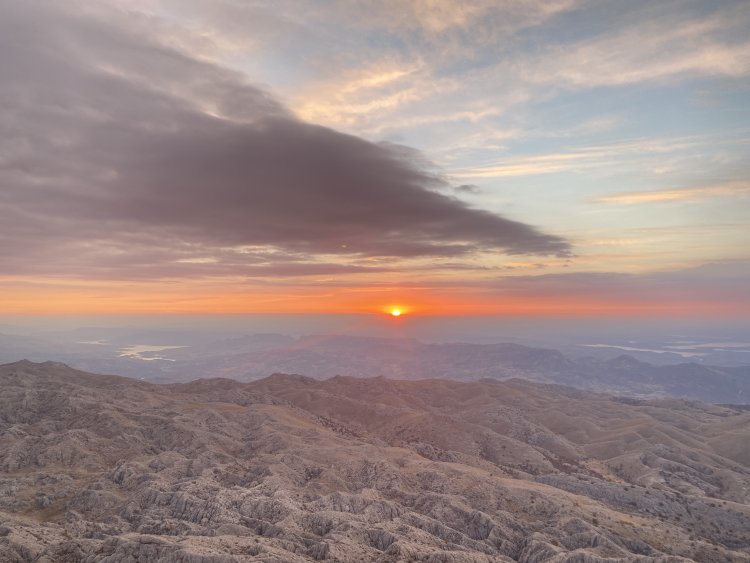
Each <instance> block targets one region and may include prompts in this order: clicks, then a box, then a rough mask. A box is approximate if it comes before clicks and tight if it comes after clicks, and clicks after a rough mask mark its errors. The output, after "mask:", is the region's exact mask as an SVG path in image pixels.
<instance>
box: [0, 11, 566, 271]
mask: <svg viewBox="0 0 750 563" xmlns="http://www.w3.org/2000/svg"><path fill="white" fill-rule="evenodd" d="M3 12H4V17H3V18H2V21H0V67H2V68H3V69H4V72H3V81H2V85H0V96H2V100H3V111H2V115H1V116H0V119H2V121H0V131H1V132H2V136H1V138H0V181H2V183H3V190H2V192H1V193H0V209H1V210H2V212H3V223H2V226H0V244H1V245H2V246H1V247H0V248H2V254H3V259H4V261H5V263H4V271H5V272H6V273H12V267H13V266H14V265H16V266H18V267H21V266H22V265H23V264H26V265H27V266H28V265H29V264H32V263H34V262H35V261H37V262H38V261H39V260H45V261H47V264H46V266H47V269H48V270H49V271H54V270H55V269H56V268H60V269H62V270H65V269H66V266H65V265H66V264H67V265H68V267H69V268H73V269H75V268H80V269H81V270H80V274H81V275H86V271H85V268H86V267H94V266H95V263H96V262H98V261H104V262H112V261H115V262H117V261H120V262H121V264H122V267H123V269H127V267H128V265H129V264H132V263H140V262H138V261H139V260H143V257H144V254H143V252H142V251H143V250H144V249H148V248H149V247H151V248H152V249H153V248H154V247H156V248H158V249H159V250H160V251H161V256H160V257H159V258H158V260H159V261H160V263H163V262H164V261H170V257H171V262H173V263H174V264H181V265H182V267H188V266H190V267H193V268H195V267H200V268H202V269H208V268H211V267H213V266H214V265H215V264H216V263H219V264H221V262H220V261H218V262H217V261H212V260H208V261H204V262H203V263H200V262H198V263H196V262H195V260H200V259H201V258H202V257H205V256H217V255H219V256H221V251H223V250H226V249H230V250H231V249H236V248H239V247H242V246H246V245H256V246H261V247H268V248H275V249H279V250H280V251H282V252H283V253H287V254H294V253H296V254H303V255H305V256H313V257H314V256H316V255H337V256H339V257H342V258H343V259H344V260H348V259H351V258H352V257H354V258H356V257H367V256H379V257H383V256H390V257H396V258H404V257H417V256H435V257H445V256H456V255H461V254H469V253H473V252H475V251H487V250H490V251H496V252H501V253H509V254H541V255H562V254H566V253H567V252H568V251H569V245H568V243H567V242H566V241H565V240H563V239H562V238H560V237H556V236H553V235H548V234H545V233H542V232H540V231H539V230H537V229H536V228H534V227H532V226H529V225H527V224H524V223H521V222H518V221H513V220H510V219H507V218H504V217H501V216H499V215H496V214H493V213H490V212H487V211H484V210H481V209H476V208H472V207H470V206H468V205H467V204H466V203H464V202H462V201H460V200H458V199H456V198H453V197H449V196H447V195H444V193H442V192H440V191H439V190H444V188H445V187H446V182H445V180H444V179H443V178H442V177H441V175H440V174H438V173H437V172H436V171H435V170H434V169H433V168H432V167H431V166H430V165H429V163H427V162H426V161H425V160H424V159H423V158H422V157H420V156H419V155H418V153H416V151H413V150H411V149H408V148H405V147H401V146H398V145H392V144H375V143H372V142H369V141H366V140H363V139H361V138H358V137H356V136H352V135H346V134H342V133H339V132H337V131H334V130H332V129H329V128H325V127H321V126H317V125H314V124H310V123H305V122H303V121H300V120H299V119H297V118H295V117H294V116H292V114H291V113H290V112H289V111H288V110H287V109H286V108H285V107H284V106H283V105H282V104H281V103H280V102H278V101H277V100H276V99H274V98H273V96H271V95H270V94H268V93H267V92H265V91H264V90H262V89H260V88H258V87H256V86H253V85H250V84H248V83H247V82H245V80H244V79H243V77H242V76H241V75H240V74H238V73H236V72H233V71H230V70H227V69H225V68H222V67H220V66H217V65H216V64H214V63H211V62H208V61H206V60H202V59H199V58H196V57H193V56H189V55H188V54H186V53H185V52H182V51H180V50H178V49H176V48H174V47H171V46H169V45H165V44H164V43H162V42H160V40H159V39H158V37H157V36H156V35H155V34H154V33H153V28H152V27H150V23H149V21H148V20H143V19H137V18H131V17H130V16H129V15H128V14H127V13H121V12H114V11H113V12H111V13H110V12H107V11H106V10H104V9H103V8H101V7H100V6H98V7H97V10H93V9H89V10H86V9H83V8H82V9H80V10H78V9H76V10H74V9H73V8H69V7H67V5H65V4H44V3H13V2H6V6H5V7H4V8H3ZM22 249H23V250H22ZM74 250H75V251H77V252H76V253H75V254H67V253H68V252H71V251H74ZM20 255H23V256H20ZM107 256H108V257H109V260H107V259H105V258H106V257H107ZM235 258H236V257H235ZM154 259H157V258H154ZM180 260H181V261H182V262H179V261H180ZM190 260H192V261H193V263H192V264H191V263H190ZM159 271H160V273H162V269H159ZM176 271H179V270H176Z"/></svg>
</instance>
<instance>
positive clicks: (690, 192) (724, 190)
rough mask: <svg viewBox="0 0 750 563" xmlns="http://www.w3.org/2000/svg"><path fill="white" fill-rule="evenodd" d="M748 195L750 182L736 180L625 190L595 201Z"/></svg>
mask: <svg viewBox="0 0 750 563" xmlns="http://www.w3.org/2000/svg"><path fill="white" fill-rule="evenodd" d="M749 196H750V182H746V181H737V182H727V183H724V184H717V185H713V186H702V187H697V188H678V189H674V190H653V191H640V192H626V193H620V194H613V195H608V196H603V197H599V198H597V199H596V200H595V201H596V202H597V203H620V204H639V203H670V202H686V201H687V202H690V201H699V200H703V199H711V198H722V197H729V198H732V197H734V198H738V197H749Z"/></svg>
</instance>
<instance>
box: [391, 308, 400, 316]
mask: <svg viewBox="0 0 750 563" xmlns="http://www.w3.org/2000/svg"><path fill="white" fill-rule="evenodd" d="M391 315H392V316H394V317H400V316H401V310H400V309H391Z"/></svg>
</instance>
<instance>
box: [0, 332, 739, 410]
mask: <svg viewBox="0 0 750 563" xmlns="http://www.w3.org/2000/svg"><path fill="white" fill-rule="evenodd" d="M86 336H88V337H89V338H91V337H92V335H88V334H82V335H80V338H84V337H86ZM147 338H152V339H154V340H152V343H154V344H157V345H162V346H164V347H166V346H177V345H180V343H182V344H183V347H179V348H170V349H167V350H156V351H148V350H146V351H143V352H140V353H139V354H137V355H135V356H133V355H131V356H120V355H119V354H121V353H122V350H123V349H125V348H126V347H125V345H124V343H125V342H131V343H132V342H134V341H135V342H138V340H140V342H141V343H142V342H144V340H145V339H147ZM2 342H3V339H2V338H0V345H1V344H2ZM5 342H6V350H4V351H3V350H2V346H0V360H2V359H3V358H5V359H6V361H9V360H17V359H19V357H18V355H19V354H21V353H25V354H26V355H25V357H27V358H29V359H32V360H47V359H55V360H60V361H64V362H66V363H68V364H70V365H72V366H74V367H76V368H79V369H83V370H87V371H92V372H99V373H116V374H121V375H127V376H130V377H136V378H142V379H145V380H148V381H155V382H165V383H166V382H179V381H183V382H185V381H191V380H194V379H198V378H206V377H226V378H231V379H237V380H239V381H252V380H255V379H259V378H263V377H266V376H268V375H270V374H272V373H293V374H301V375H305V376H308V377H313V378H327V377H330V376H331V375H346V376H353V377H377V376H383V377H388V378H395V379H409V380H413V379H426V378H438V379H454V380H458V381H476V380H479V379H484V378H490V379H498V380H506V379H511V378H523V379H528V380H531V381H538V382H545V383H557V384H561V385H568V386H573V387H577V388H580V389H585V390H591V391H597V392H605V393H610V394H614V395H623V396H629V397H635V398H639V397H676V398H686V399H692V400H700V401H704V402H710V403H724V404H750V366H741V367H722V366H707V365H703V364H698V363H694V362H685V363H681V364H665V365H654V364H650V363H647V362H643V361H640V360H637V359H635V358H633V357H632V356H629V355H621V356H618V357H604V358H603V357H590V356H572V355H569V354H568V355H566V354H563V353H561V352H559V351H557V350H552V349H546V348H534V347H529V346H523V345H520V344H467V343H448V344H427V343H423V342H420V341H417V340H413V339H388V338H371V337H353V336H337V335H333V336H331V335H318V336H307V337H302V338H292V337H289V336H284V335H277V334H259V335H250V336H239V337H238V336H233V337H229V338H223V339H218V340H214V341H208V342H206V340H205V338H203V339H200V338H195V339H194V340H187V341H186V338H185V336H184V335H183V336H182V339H180V334H179V333H176V334H169V335H164V334H161V335H160V334H159V333H155V334H140V335H133V334H124V335H123V336H122V340H121V341H120V343H100V342H96V341H82V342H77V343H75V345H72V346H71V345H69V344H68V345H67V346H68V347H67V348H66V347H65V346H63V345H62V344H58V345H57V346H58V347H57V348H54V347H52V348H50V347H49V345H48V347H47V348H44V346H42V347H41V348H40V350H37V351H34V350H32V349H31V348H32V347H33V345H34V344H39V342H38V341H34V340H30V341H27V342H26V341H24V342H22V343H23V346H21V343H19V342H18V341H17V340H16V341H13V340H6V341H5ZM7 342H12V343H14V344H15V346H16V347H15V349H11V348H10V346H9V345H8V344H7ZM155 347H156V348H158V347H159V346H155ZM22 357H24V356H22ZM161 358H167V359H161Z"/></svg>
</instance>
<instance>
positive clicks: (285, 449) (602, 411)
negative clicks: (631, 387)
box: [0, 361, 750, 563]
mask: <svg viewBox="0 0 750 563" xmlns="http://www.w3.org/2000/svg"><path fill="white" fill-rule="evenodd" d="M313 560H317V561H340V562H348V561H362V562H370V561H377V562H382V563H385V562H396V561H424V562H430V563H453V562H456V563H464V562H466V563H469V562H495V561H500V562H501V561H508V562H510V561H518V562H525V563H542V562H554V563H562V562H567V563H574V562H575V563H597V562H606V561H612V562H614V561H619V562H629V561H642V562H651V563H656V562H663V563H667V562H679V561H701V562H736V561H750V410H748V409H747V408H745V407H740V406H736V407H732V406H713V405H709V404H703V403H696V402H689V401H685V400H677V399H649V400H645V399H633V398H632V397H630V398H622V397H620V398H618V397H613V396H609V395H604V394H595V393H591V392H584V391H579V390H574V389H571V388H567V387H560V386H557V385H549V384H541V383H530V382H526V381H520V380H515V379H514V380H509V381H503V382H501V381H497V380H487V379H485V380H480V381H473V382H455V381H447V380H420V381H396V380H388V379H383V378H373V379H356V378H351V377H333V378H329V379H327V380H316V379H312V378H308V377H302V376H292V375H273V376H271V377H268V378H264V379H260V380H258V381H254V382H250V383H243V382H238V381H233V380H228V379H206V380H198V381H193V382H190V383H179V384H169V385H156V384H152V383H147V382H143V381H136V380H133V379H127V378H122V377H115V376H100V375H92V374H88V373H84V372H80V371H76V370H74V369H71V368H69V367H67V366H65V365H63V364H59V363H52V362H47V363H41V364H37V363H32V362H28V361H22V362H17V363H13V364H8V365H4V366H0V561H3V562H5V561H8V562H27V561H28V562H30V561H38V562H55V563H57V562H73V561H81V562H94V561H106V562H155V561H166V562H180V563H198V562H200V563H203V562H205V563H225V562H233V561H264V562H295V561H313Z"/></svg>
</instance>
